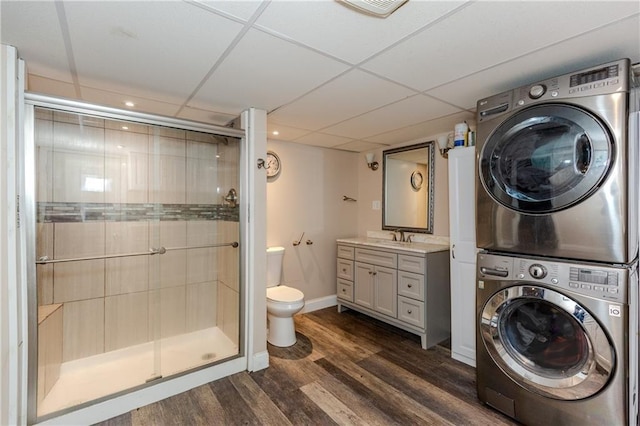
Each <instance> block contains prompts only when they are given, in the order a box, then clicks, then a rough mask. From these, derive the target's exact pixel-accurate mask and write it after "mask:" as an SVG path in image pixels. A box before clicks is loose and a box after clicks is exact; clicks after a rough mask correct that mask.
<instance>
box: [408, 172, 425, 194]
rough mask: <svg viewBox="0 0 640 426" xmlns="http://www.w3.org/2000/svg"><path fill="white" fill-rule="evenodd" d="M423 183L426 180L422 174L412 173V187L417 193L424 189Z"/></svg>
mask: <svg viewBox="0 0 640 426" xmlns="http://www.w3.org/2000/svg"><path fill="white" fill-rule="evenodd" d="M423 181H424V178H423V177H422V173H420V172H419V171H417V170H416V171H415V172H413V173H411V186H412V187H413V189H415V190H416V191H419V190H420V188H422V182H423Z"/></svg>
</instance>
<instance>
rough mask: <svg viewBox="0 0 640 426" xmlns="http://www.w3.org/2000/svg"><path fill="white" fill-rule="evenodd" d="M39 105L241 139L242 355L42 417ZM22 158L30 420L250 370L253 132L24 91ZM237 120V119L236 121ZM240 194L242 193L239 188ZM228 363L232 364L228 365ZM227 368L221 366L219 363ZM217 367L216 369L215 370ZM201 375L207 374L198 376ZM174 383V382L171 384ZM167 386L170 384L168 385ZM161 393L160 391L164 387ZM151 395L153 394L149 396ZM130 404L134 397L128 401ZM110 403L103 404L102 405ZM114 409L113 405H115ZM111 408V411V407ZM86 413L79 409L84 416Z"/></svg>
mask: <svg viewBox="0 0 640 426" xmlns="http://www.w3.org/2000/svg"><path fill="white" fill-rule="evenodd" d="M36 107H44V108H51V109H56V110H60V111H64V112H70V113H77V114H90V115H94V116H99V117H101V118H105V119H114V120H123V121H132V122H139V123H142V124H146V125H153V126H164V127H176V128H180V129H184V130H190V131H195V132H206V133H213V134H216V135H221V136H230V137H235V138H239V139H240V158H239V162H238V167H239V180H240V191H243V192H245V195H244V197H242V198H241V202H240V212H239V214H240V223H239V240H240V248H239V252H238V266H239V271H238V274H239V289H240V300H239V318H238V321H239V333H240V335H239V341H238V343H239V345H238V355H236V356H234V357H231V358H229V359H226V360H223V361H221V363H219V364H214V365H210V364H209V365H204V366H200V367H196V368H194V369H190V370H188V371H185V372H183V373H178V374H175V375H171V376H169V377H167V378H163V379H160V380H157V381H153V382H151V383H148V384H144V385H140V386H136V387H134V388H130V389H126V390H124V391H121V392H117V393H115V394H111V395H108V396H105V397H102V398H99V399H96V400H92V401H89V402H86V403H83V404H80V405H78V406H74V407H72V408H69V409H67V410H63V411H61V412H56V413H53V414H52V415H45V416H42V417H41V418H38V416H37V380H38V343H37V342H38V323H37V320H38V318H37V311H38V301H37V293H38V291H37V281H36V247H35V245H36V217H37V212H36V185H35V178H36V168H35V164H36V163H35V133H34V130H35V108H36ZM23 117H24V123H23V128H24V138H23V142H24V151H23V152H24V154H23V156H24V158H22V159H21V160H22V161H21V163H22V165H23V169H22V174H23V177H24V179H25V190H24V195H23V197H22V198H23V199H22V200H21V203H20V205H21V209H22V210H23V214H24V219H25V226H24V231H23V232H24V235H25V237H26V253H27V259H26V277H27V301H26V305H27V314H26V322H27V324H26V327H27V336H28V341H27V369H26V373H27V379H26V387H27V423H28V424H34V423H36V422H39V421H43V420H48V419H50V418H56V417H59V416H64V415H66V414H68V413H72V415H73V413H76V412H78V411H81V410H83V409H85V408H87V407H92V406H94V405H96V404H100V405H105V404H103V403H105V402H107V401H109V400H111V399H114V398H117V397H119V396H121V395H126V394H130V393H133V392H136V391H139V390H141V389H142V390H146V389H148V388H151V387H156V388H159V387H160V386H159V385H163V384H167V383H168V382H172V383H176V382H178V381H179V382H180V384H179V385H178V387H184V386H188V384H187V383H188V382H189V380H188V377H187V376H189V375H190V374H192V373H194V372H195V371H203V370H206V371H208V372H210V373H209V374H208V375H207V376H208V377H209V378H208V379H205V381H203V383H206V382H207V381H211V380H215V379H216V378H220V377H224V376H226V375H229V374H233V373H235V372H239V371H244V370H246V369H247V366H248V364H249V362H250V360H249V358H248V356H247V352H248V351H247V348H248V346H251V344H252V343H251V341H250V340H249V338H248V335H249V334H250V329H251V328H252V327H251V321H250V320H248V317H250V312H247V311H248V310H247V306H248V305H247V303H248V299H249V298H252V297H253V295H252V294H250V292H249V291H247V290H248V287H247V277H246V271H247V269H246V259H248V258H251V257H252V256H251V254H250V250H252V247H250V246H251V240H252V239H251V238H250V237H249V238H248V237H247V236H248V234H247V231H249V229H248V228H249V227H248V225H247V222H248V217H247V216H248V215H247V211H248V209H247V208H246V207H247V205H248V202H247V201H246V200H248V199H249V198H250V194H249V190H248V188H249V186H250V185H248V184H247V180H248V178H247V170H246V168H247V164H248V161H247V155H248V152H249V143H248V140H249V135H248V132H247V131H246V130H245V129H236V128H230V127H222V126H216V125H209V124H206V123H200V122H194V121H189V120H183V119H177V118H173V117H165V116H160V115H154V114H147V113H140V112H135V111H130V110H123V109H117V108H111V107H104V106H100V105H95V104H90V103H85V102H79V101H75V100H70V99H64V98H57V97H52V96H46V95H39V94H33V93H28V92H26V93H25V97H24V116H23ZM238 121H239V120H238ZM241 193H242V192H241ZM225 366H228V367H226V368H225ZM220 367H223V368H220ZM214 369H215V371H214ZM218 370H224V371H223V372H222V374H220V372H218ZM199 380H201V381H202V380H203V379H199ZM169 385H170V384H169ZM165 389H166V388H165ZM160 392H161V391H160ZM157 394H158V392H154V391H151V392H150V393H149V394H148V395H146V396H145V398H146V399H147V400H148V401H152V400H157V399H162V396H160V397H158V395H157ZM149 398H150V399H149ZM129 404H132V402H129ZM104 408H106V407H103V409H104ZM111 410H113V408H111ZM107 411H108V410H107ZM88 415H89V417H86V418H87V420H88V421H90V418H91V414H88ZM82 416H83V415H82V414H80V417H82Z"/></svg>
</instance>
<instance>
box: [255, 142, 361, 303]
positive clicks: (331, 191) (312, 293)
mask: <svg viewBox="0 0 640 426" xmlns="http://www.w3.org/2000/svg"><path fill="white" fill-rule="evenodd" d="M267 149H269V150H272V151H275V152H276V154H278V156H279V157H280V160H281V162H282V171H281V172H280V174H279V176H278V177H277V178H275V179H274V180H270V181H269V182H268V183H267V246H282V247H284V248H285V255H284V270H283V282H284V284H286V285H289V286H291V287H295V288H298V289H300V290H301V291H302V292H303V293H304V294H305V300H307V301H311V300H313V299H317V298H320V297H325V296H330V295H335V294H336V282H335V270H336V269H335V268H336V266H335V259H336V243H335V241H336V239H337V238H343V237H350V236H353V235H355V234H356V233H357V228H358V226H357V223H358V208H359V205H360V200H358V202H355V203H354V202H348V201H343V200H342V197H343V196H344V195H346V196H348V197H352V198H356V199H357V198H358V165H359V163H360V162H362V163H364V160H362V161H360V155H358V154H354V153H350V152H345V151H337V150H332V149H324V148H318V147H311V146H307V145H301V144H295V143H289V142H280V141H268V143H267ZM302 232H304V233H305V234H304V238H303V239H302V244H300V245H299V246H297V247H294V246H293V244H292V242H293V241H294V240H297V239H299V238H300V235H301V234H302ZM307 240H311V241H313V244H312V245H307V244H306V241H307Z"/></svg>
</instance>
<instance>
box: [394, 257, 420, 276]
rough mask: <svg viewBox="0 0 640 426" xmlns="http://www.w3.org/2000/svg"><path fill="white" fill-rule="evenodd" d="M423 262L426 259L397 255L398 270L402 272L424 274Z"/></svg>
mask: <svg viewBox="0 0 640 426" xmlns="http://www.w3.org/2000/svg"><path fill="white" fill-rule="evenodd" d="M425 261H426V259H425V258H424V257H416V256H407V255H406V254H399V255H398V269H401V270H403V271H409V272H415V273H416V274H424V265H425Z"/></svg>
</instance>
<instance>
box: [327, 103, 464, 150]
mask: <svg viewBox="0 0 640 426" xmlns="http://www.w3.org/2000/svg"><path fill="white" fill-rule="evenodd" d="M459 111H460V110H459V109H458V108H455V107H453V106H451V105H447V104H445V103H443V102H440V101H438V100H435V99H433V98H430V97H427V96H424V95H416V96H412V97H410V98H407V99H404V100H402V101H399V102H396V103H394V104H391V105H387V106H385V107H382V108H379V109H377V110H375V111H371V112H368V113H366V114H363V115H361V116H359V117H355V118H352V119H350V120H347V121H344V122H342V123H340V124H337V125H335V126H331V127H329V128H327V129H324V130H323V132H324V133H329V134H334V135H338V136H345V137H351V138H354V139H368V137H369V136H374V135H378V134H380V133H385V132H389V131H391V130H396V129H399V128H401V127H405V126H410V125H413V124H416V123H421V122H423V121H424V120H425V118H429V117H442V116H445V115H449V114H453V113H456V112H459Z"/></svg>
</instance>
